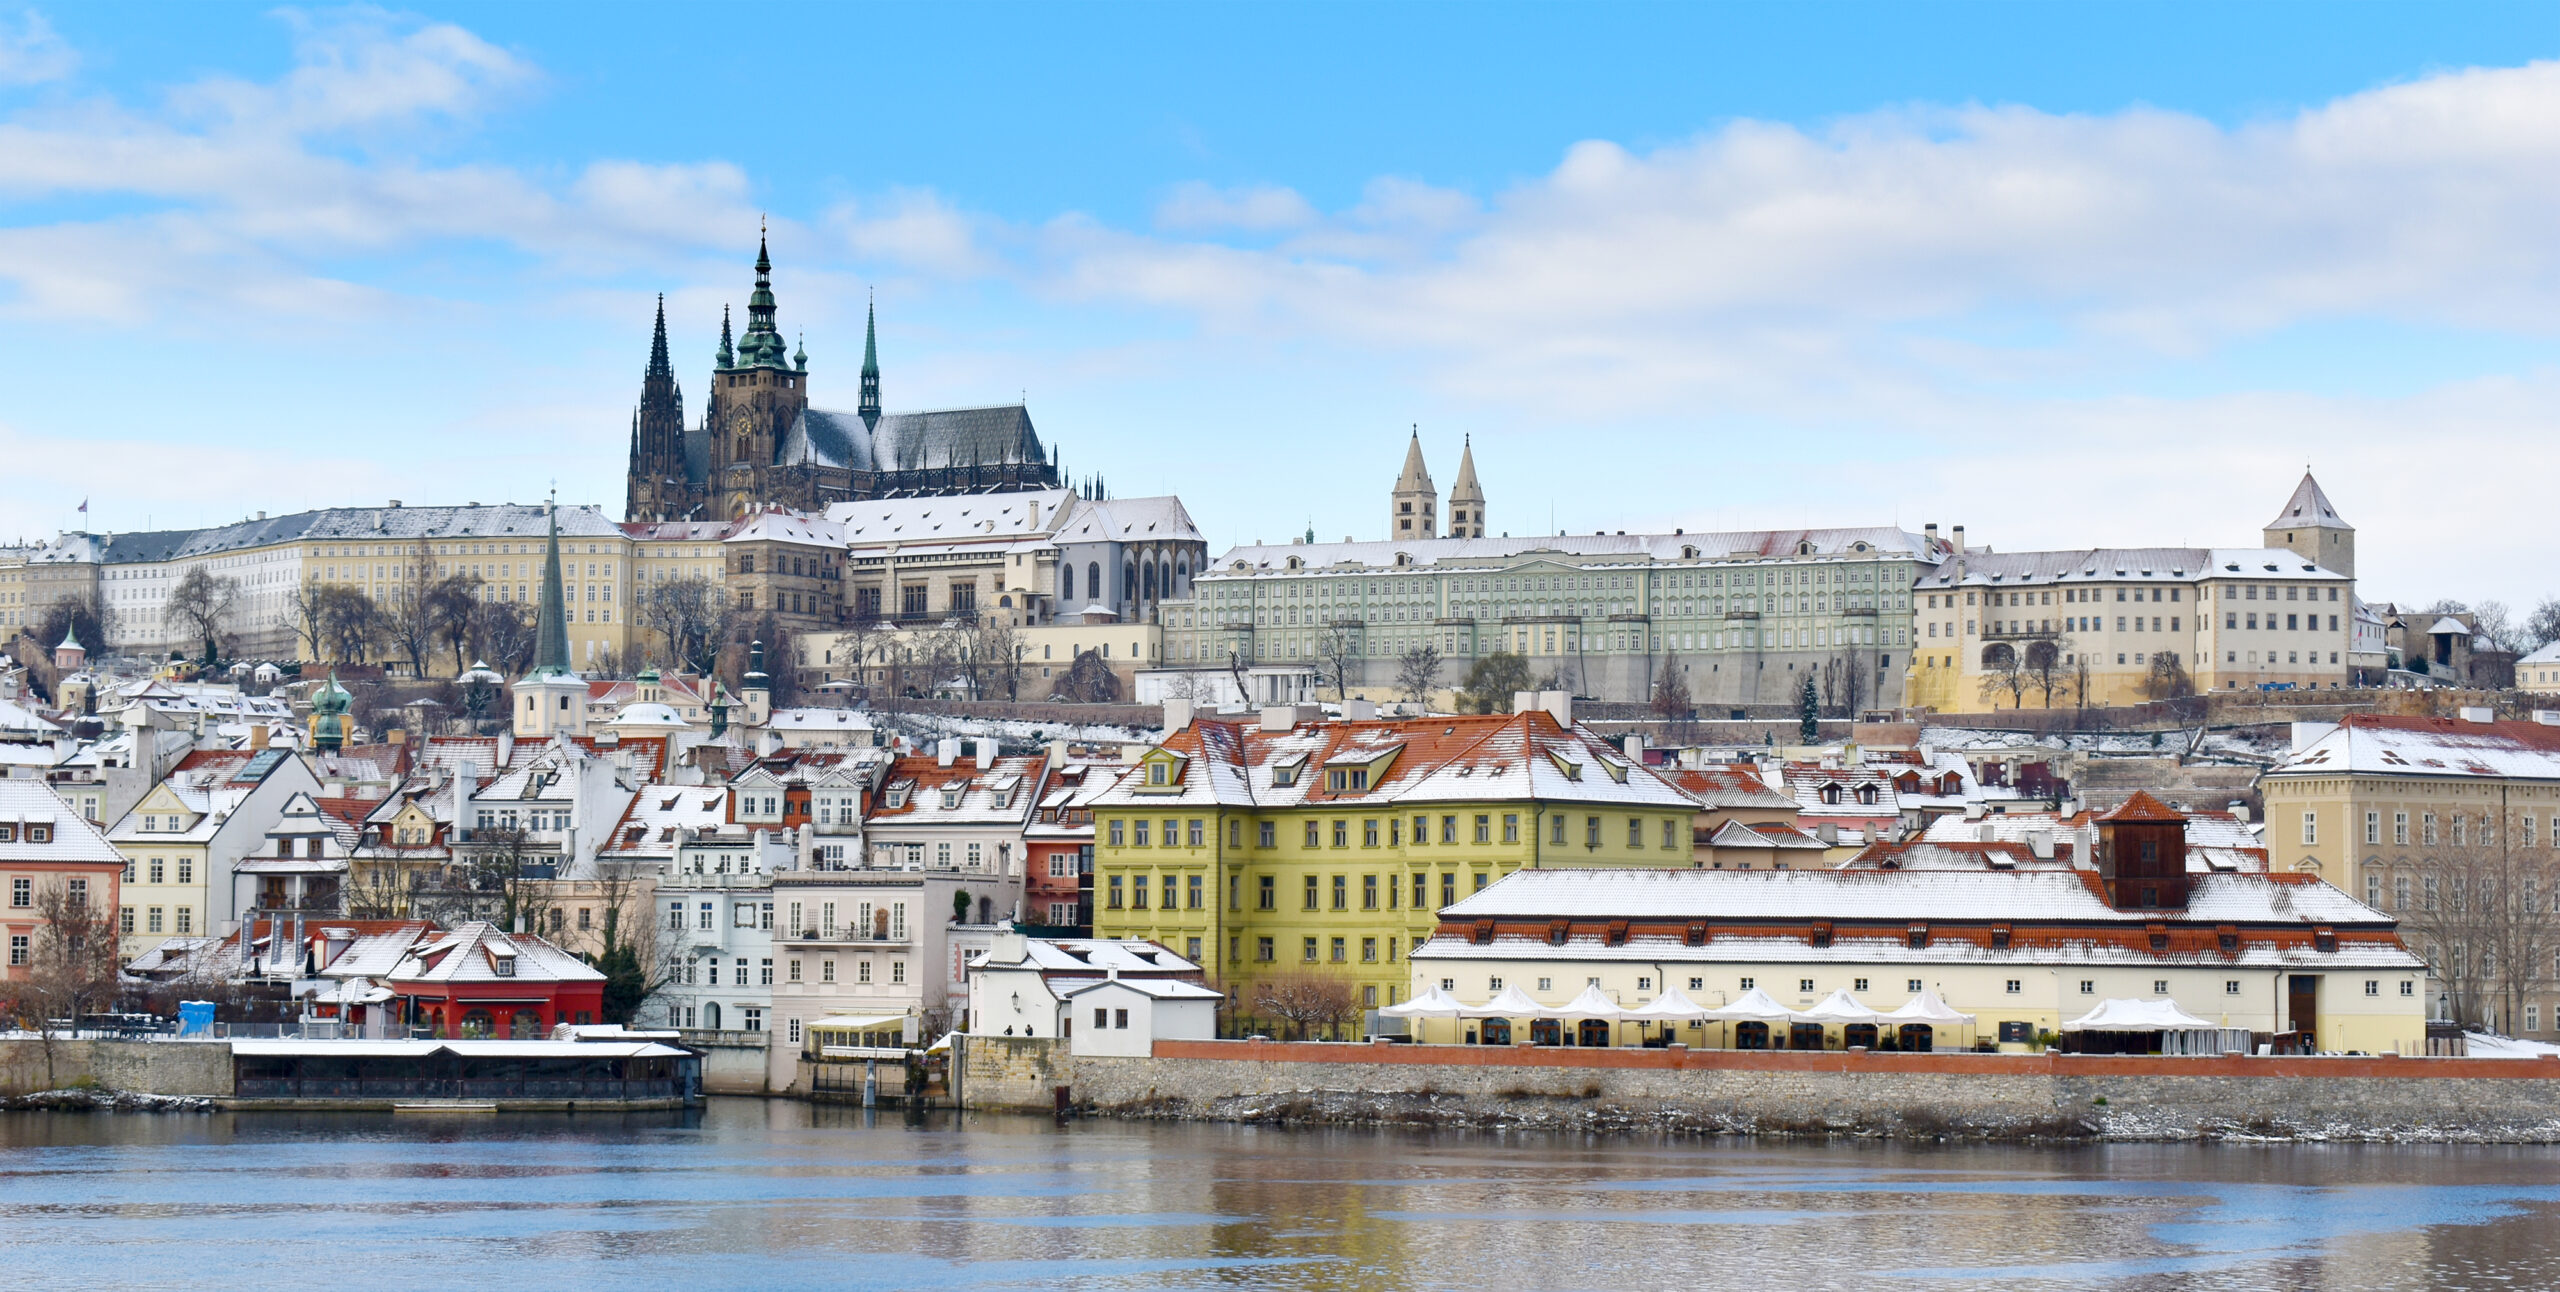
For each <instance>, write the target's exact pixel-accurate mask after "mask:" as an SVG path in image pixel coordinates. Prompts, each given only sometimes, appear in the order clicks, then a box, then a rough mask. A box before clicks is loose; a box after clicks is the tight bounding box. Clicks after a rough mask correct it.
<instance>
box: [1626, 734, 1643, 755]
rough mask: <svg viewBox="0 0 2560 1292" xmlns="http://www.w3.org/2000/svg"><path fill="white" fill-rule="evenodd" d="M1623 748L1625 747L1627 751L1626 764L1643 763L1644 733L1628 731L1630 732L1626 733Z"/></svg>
mask: <svg viewBox="0 0 2560 1292" xmlns="http://www.w3.org/2000/svg"><path fill="white" fill-rule="evenodd" d="M1624 747H1625V749H1626V751H1627V761H1628V762H1631V763H1641V762H1643V761H1644V733H1643V732H1641V731H1630V732H1628V733H1627V738H1626V741H1625V742H1624Z"/></svg>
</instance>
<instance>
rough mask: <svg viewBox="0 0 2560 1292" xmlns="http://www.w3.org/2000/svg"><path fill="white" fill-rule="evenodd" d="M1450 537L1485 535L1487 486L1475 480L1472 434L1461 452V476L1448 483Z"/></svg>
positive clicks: (1459, 459)
mask: <svg viewBox="0 0 2560 1292" xmlns="http://www.w3.org/2000/svg"><path fill="white" fill-rule="evenodd" d="M1449 537H1451V538H1482V537H1484V486H1483V485H1480V484H1477V483H1476V443H1475V437H1474V436H1472V435H1470V436H1468V437H1467V439H1466V448H1465V449H1464V450H1463V451H1461V452H1460V454H1459V455H1458V480H1457V483H1455V484H1453V485H1450V486H1449Z"/></svg>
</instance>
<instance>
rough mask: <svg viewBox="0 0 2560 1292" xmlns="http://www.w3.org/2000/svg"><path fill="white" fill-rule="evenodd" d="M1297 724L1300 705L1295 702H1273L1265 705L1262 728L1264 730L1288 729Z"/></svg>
mask: <svg viewBox="0 0 2560 1292" xmlns="http://www.w3.org/2000/svg"><path fill="white" fill-rule="evenodd" d="M1297 724H1298V706H1296V705H1294V704H1272V705H1265V706H1263V709H1262V729H1263V730H1264V731H1287V730H1288V729H1289V728H1291V727H1294V726H1296V725H1297Z"/></svg>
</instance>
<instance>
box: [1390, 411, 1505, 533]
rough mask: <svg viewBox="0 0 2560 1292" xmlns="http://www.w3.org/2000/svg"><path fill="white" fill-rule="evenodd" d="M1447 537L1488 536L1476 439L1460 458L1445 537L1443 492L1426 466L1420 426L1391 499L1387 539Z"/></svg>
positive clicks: (1467, 446) (1470, 442)
mask: <svg viewBox="0 0 2560 1292" xmlns="http://www.w3.org/2000/svg"><path fill="white" fill-rule="evenodd" d="M1443 537H1446V538H1482V537H1484V486H1483V485H1480V484H1477V483H1476V449H1475V443H1474V437H1472V436H1470V437H1468V441H1467V443H1466V445H1465V447H1464V449H1463V450H1462V451H1461V452H1460V453H1459V456H1458V483H1456V484H1455V485H1452V486H1450V489H1449V529H1448V532H1447V533H1446V534H1445V535H1444V534H1443V533H1442V532H1441V530H1440V491H1439V490H1437V489H1435V488H1433V487H1432V485H1431V471H1430V468H1428V467H1425V466H1423V465H1422V430H1421V428H1419V427H1416V428H1415V429H1414V432H1413V441H1412V443H1410V444H1407V445H1406V446H1405V450H1404V474H1402V475H1399V476H1397V477H1396V489H1395V493H1394V494H1392V495H1390V496H1389V498H1388V502H1387V538H1388V540H1389V541H1390V542H1402V541H1404V540H1406V539H1415V538H1443Z"/></svg>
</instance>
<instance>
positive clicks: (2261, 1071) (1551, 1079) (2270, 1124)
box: [963, 1037, 2560, 1142]
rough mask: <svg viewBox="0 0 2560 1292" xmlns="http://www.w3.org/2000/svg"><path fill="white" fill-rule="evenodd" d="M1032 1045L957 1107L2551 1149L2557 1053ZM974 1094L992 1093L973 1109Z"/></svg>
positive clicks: (1008, 1058) (991, 1065)
mask: <svg viewBox="0 0 2560 1292" xmlns="http://www.w3.org/2000/svg"><path fill="white" fill-rule="evenodd" d="M970 1039H971V1040H972V1041H973V1042H975V1041H985V1040H987V1039H989V1038H983V1037H979V1038H970ZM995 1039H999V1040H1001V1039H1004V1038H995ZM1034 1044H1037V1045H1041V1046H1046V1047H1051V1048H1050V1049H1049V1050H1048V1057H1047V1058H1046V1059H1045V1067H1043V1068H1041V1069H1040V1072H1039V1075H1037V1076H1036V1077H1034V1076H1032V1075H1031V1069H1030V1068H1029V1066H1028V1065H1027V1063H1026V1060H1025V1059H1024V1058H1022V1057H1019V1055H1018V1053H1017V1052H1013V1051H1009V1052H1007V1054H1006V1055H1005V1057H1004V1058H1002V1059H998V1058H996V1057H995V1056H993V1055H989V1056H987V1057H986V1059H985V1060H984V1062H985V1065H986V1071H987V1074H988V1081H987V1084H986V1085H984V1086H980V1087H976V1088H973V1089H971V1090H969V1091H968V1092H966V1093H964V1095H963V1098H964V1100H966V1101H967V1103H968V1104H969V1105H970V1106H1008V1107H1035V1106H1036V1107H1041V1108H1046V1107H1048V1106H1049V1102H1048V1101H1049V1097H1050V1096H1049V1091H1048V1086H1050V1085H1059V1084H1063V1085H1067V1086H1070V1087H1071V1088H1072V1090H1073V1097H1074V1099H1075V1100H1076V1102H1077V1103H1078V1104H1079V1105H1083V1106H1087V1107H1090V1108H1092V1109H1094V1110H1096V1111H1099V1112H1103V1113H1117V1114H1121V1115H1131V1116H1160V1117H1181V1118H1199V1119H1207V1120H1314V1121H1339V1122H1426V1123H1431V1124H1452V1125H1463V1124H1473V1125H1517V1124H1537V1125H1554V1126H1559V1127H1565V1128H1591V1129H1611V1128H1627V1129H1635V1128H1644V1127H1650V1128H1654V1129H1674V1130H1694V1131H1701V1132H1723V1131H1739V1132H1750V1131H1769V1130H1852V1129H1854V1130H1863V1131H1872V1132H1877V1133H1883V1134H1919V1135H1935V1134H1947V1133H1954V1134H1983V1135H1993V1136H2000V1135H2021V1134H2042V1135H2053V1134H2060V1135H2098V1136H2103V1137H2107V1138H2123V1139H2145V1138H2173V1137H2188V1136H2195V1135H2210V1134H2222V1133H2240V1132H2246V1133H2261V1134H2320V1135H2326V1136H2332V1137H2350V1138H2352V1137H2391V1136H2401V1135H2408V1136H2419V1137H2427V1138H2436V1137H2445V1138H2464V1139H2480V1140H2498V1141H2517V1142H2554V1141H2560V1060H2501V1059H2425V1058H2371V1059H2347V1058H2339V1059H2326V1058H2263V1059H2262V1058H2239V1057H2233V1058H2221V1059H2181V1058H2142V1057H2098V1056H2076V1055H1975V1054H1898V1053H1870V1052H1859V1051H1847V1052H1841V1051H1826V1052H1821V1053H1814V1052H1805V1053H1796V1052H1788V1051H1778V1052H1759V1053H1752V1052H1738V1051H1731V1050H1699V1051H1686V1050H1573V1049H1528V1048H1521V1047H1514V1048H1511V1049H1497V1048H1490V1047H1468V1046H1371V1045H1324V1044H1302V1043H1275V1042H1244V1041H1159V1042H1157V1043H1156V1047H1155V1057H1153V1058H1147V1059H1095V1058H1071V1057H1069V1056H1067V1055H1065V1054H1064V1053H1063V1047H1062V1046H1061V1045H1060V1044H1059V1043H1057V1042H1036V1043H1034ZM1015 1045H1016V1046H1017V1047H1018V1046H1020V1045H1021V1043H1019V1042H1016V1043H1015ZM982 1092H983V1093H984V1094H985V1095H987V1096H995V1095H998V1094H1001V1095H1002V1096H1003V1097H1002V1099H1001V1100H1000V1101H998V1100H995V1099H992V1098H989V1099H982V1098H981V1097H980V1096H981V1093H982ZM1034 1095H1036V1096H1037V1097H1036V1098H1032V1097H1030V1096H1034ZM2100 1100H2104V1102H2103V1103H2101V1102H2100Z"/></svg>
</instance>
